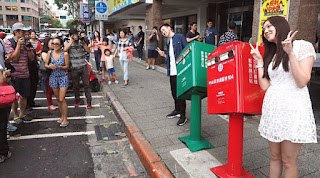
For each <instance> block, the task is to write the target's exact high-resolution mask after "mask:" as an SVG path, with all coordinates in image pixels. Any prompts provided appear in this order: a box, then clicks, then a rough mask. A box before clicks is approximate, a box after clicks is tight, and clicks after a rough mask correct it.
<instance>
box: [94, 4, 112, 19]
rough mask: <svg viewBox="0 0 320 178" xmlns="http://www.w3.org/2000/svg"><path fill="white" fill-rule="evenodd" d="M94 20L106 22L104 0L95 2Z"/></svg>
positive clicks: (106, 10) (106, 15) (106, 7)
mask: <svg viewBox="0 0 320 178" xmlns="http://www.w3.org/2000/svg"><path fill="white" fill-rule="evenodd" d="M95 7H96V8H95V9H96V13H95V19H96V20H108V12H109V11H108V6H107V1H106V0H99V1H96V2H95Z"/></svg>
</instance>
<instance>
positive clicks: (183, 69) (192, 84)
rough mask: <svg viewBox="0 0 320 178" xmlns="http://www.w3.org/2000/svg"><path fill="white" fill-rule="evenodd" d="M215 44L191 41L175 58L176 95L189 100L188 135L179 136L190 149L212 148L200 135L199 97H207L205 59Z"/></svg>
mask: <svg viewBox="0 0 320 178" xmlns="http://www.w3.org/2000/svg"><path fill="white" fill-rule="evenodd" d="M214 49H215V46H213V45H209V44H205V43H201V42H198V41H193V42H191V43H189V44H188V45H187V46H186V47H185V48H184V49H183V51H182V52H181V54H180V56H179V57H178V59H177V62H176V63H177V97H178V98H179V99H183V100H191V114H190V115H191V117H190V136H186V137H180V138H179V139H180V140H181V141H182V142H184V143H186V144H187V146H188V148H189V149H190V151H192V152H194V151H198V150H201V149H204V148H213V146H212V144H211V143H210V142H208V141H207V140H205V139H204V138H203V137H201V99H202V98H205V97H207V67H206V65H205V64H206V59H207V57H208V56H209V54H210V53H211V52H212V51H213V50H214Z"/></svg>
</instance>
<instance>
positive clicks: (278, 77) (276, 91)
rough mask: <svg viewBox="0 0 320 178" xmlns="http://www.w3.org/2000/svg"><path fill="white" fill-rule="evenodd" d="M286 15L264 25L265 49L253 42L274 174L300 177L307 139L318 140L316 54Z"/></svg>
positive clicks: (264, 134) (262, 129)
mask: <svg viewBox="0 0 320 178" xmlns="http://www.w3.org/2000/svg"><path fill="white" fill-rule="evenodd" d="M296 34H297V31H295V32H292V31H290V26H289V24H288V22H287V21H286V20H285V18H283V17H279V16H275V17H271V18H269V19H268V20H267V21H265V23H264V25H263V43H264V46H265V53H264V56H263V57H262V56H261V54H260V53H259V51H258V48H257V47H256V48H254V47H253V46H251V54H252V56H253V57H254V59H255V60H256V62H257V65H256V68H258V75H259V84H260V87H261V89H263V90H266V94H265V97H264V101H263V105H262V116H261V120H260V125H259V132H260V134H261V136H262V137H264V138H266V139H268V141H269V147H270V177H271V178H279V177H280V176H281V174H282V167H283V166H284V168H285V170H284V177H285V178H297V177H298V166H297V160H298V156H299V152H300V149H301V146H302V144H303V143H316V142H317V136H316V125H315V119H314V115H313V110H312V106H311V100H310V95H309V91H308V88H307V84H308V82H309V81H310V78H311V70H312V65H313V62H314V60H315V59H316V54H315V51H314V48H313V45H312V44H311V43H309V42H307V41H303V40H295V41H293V39H294V37H295V35H296Z"/></svg>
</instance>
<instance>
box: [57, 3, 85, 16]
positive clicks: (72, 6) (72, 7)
mask: <svg viewBox="0 0 320 178" xmlns="http://www.w3.org/2000/svg"><path fill="white" fill-rule="evenodd" d="M78 2H79V1H78V0H54V3H55V4H56V5H57V6H58V8H59V9H61V10H66V11H68V15H71V16H72V17H73V18H74V19H76V17H77V16H78V13H79V5H78Z"/></svg>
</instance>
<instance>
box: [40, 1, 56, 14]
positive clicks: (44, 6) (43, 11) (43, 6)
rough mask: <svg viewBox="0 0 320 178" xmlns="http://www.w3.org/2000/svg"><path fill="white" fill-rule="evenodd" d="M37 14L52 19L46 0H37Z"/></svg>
mask: <svg viewBox="0 0 320 178" xmlns="http://www.w3.org/2000/svg"><path fill="white" fill-rule="evenodd" d="M39 13H40V15H47V16H49V17H52V15H53V14H52V11H51V8H50V6H49V3H48V1H46V0H39Z"/></svg>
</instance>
